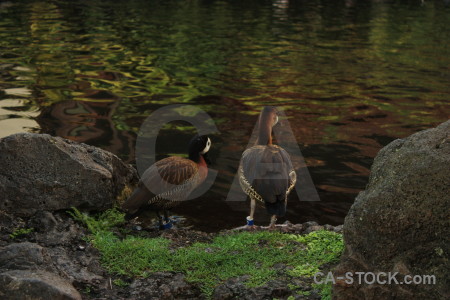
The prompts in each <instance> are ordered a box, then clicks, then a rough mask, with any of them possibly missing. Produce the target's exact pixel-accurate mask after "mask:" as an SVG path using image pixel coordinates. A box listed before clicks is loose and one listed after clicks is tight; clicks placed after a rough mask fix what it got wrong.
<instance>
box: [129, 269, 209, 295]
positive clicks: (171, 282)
mask: <svg viewBox="0 0 450 300" xmlns="http://www.w3.org/2000/svg"><path fill="white" fill-rule="evenodd" d="M184 277H185V276H184V275H183V274H178V273H176V274H174V273H169V272H160V273H154V274H152V275H150V276H149V277H148V278H145V279H136V280H135V281H134V282H133V283H132V284H131V285H130V291H131V292H130V294H131V296H132V297H131V298H132V299H203V298H204V296H203V295H202V294H201V292H200V289H198V288H197V287H195V286H193V285H192V284H189V283H187V282H186V281H185V279H184Z"/></svg>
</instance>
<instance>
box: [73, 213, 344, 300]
mask: <svg viewBox="0 0 450 300" xmlns="http://www.w3.org/2000/svg"><path fill="white" fill-rule="evenodd" d="M72 215H73V216H74V218H75V219H77V220H79V221H81V222H83V223H84V224H86V226H87V227H88V229H89V230H90V232H91V233H92V235H91V236H90V241H91V242H92V244H93V245H94V246H95V247H96V248H97V249H98V250H99V251H100V253H101V255H102V258H101V263H102V265H103V267H104V268H105V269H106V270H107V271H108V272H110V273H112V274H117V275H125V276H129V277H146V276H148V275H149V274H151V273H152V272H158V271H175V272H182V273H184V274H185V275H186V280H187V281H189V282H192V283H196V284H198V286H200V288H201V290H202V292H203V293H205V294H206V295H208V296H210V295H211V294H212V292H213V290H214V288H215V287H216V286H217V285H218V284H220V283H221V282H223V281H225V280H227V279H229V278H233V277H238V276H242V275H248V276H249V277H248V280H247V281H246V283H245V284H246V285H247V286H249V287H256V286H260V285H263V284H264V283H266V282H268V281H269V280H272V279H275V278H279V277H280V276H297V277H299V276H302V277H311V276H313V275H314V274H315V273H316V272H318V271H319V268H320V266H322V265H323V264H325V263H330V262H335V261H337V260H338V258H339V257H340V255H341V253H342V250H343V242H342V236H341V235H340V234H336V233H334V232H329V231H315V232H312V233H310V234H308V235H305V236H299V235H293V234H283V233H279V232H268V231H262V232H240V233H234V234H228V235H218V236H216V237H215V238H214V240H213V241H212V242H211V243H195V244H193V245H191V246H189V247H181V248H178V249H175V250H170V249H169V245H170V242H171V241H170V240H168V239H165V238H142V237H136V236H127V237H126V238H124V239H120V238H119V237H117V236H116V235H115V234H114V233H113V232H111V229H112V228H113V227H114V226H117V225H119V224H122V223H123V214H121V213H120V212H118V211H117V210H115V209H113V210H109V211H106V212H105V213H103V214H101V215H99V216H98V217H96V218H93V217H90V216H88V215H86V214H82V213H80V212H79V211H77V210H76V209H74V211H73V213H72ZM276 264H284V265H286V266H291V267H292V268H291V270H289V271H283V272H284V274H280V271H277V270H276V269H274V268H273V266H274V265H276ZM318 290H319V291H322V290H323V291H324V296H325V297H326V296H327V295H326V293H328V291H327V289H326V288H322V287H318Z"/></svg>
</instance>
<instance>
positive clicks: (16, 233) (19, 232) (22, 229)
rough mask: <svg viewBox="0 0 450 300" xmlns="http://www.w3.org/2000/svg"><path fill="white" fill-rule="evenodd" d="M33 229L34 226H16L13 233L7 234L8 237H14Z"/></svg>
mask: <svg viewBox="0 0 450 300" xmlns="http://www.w3.org/2000/svg"><path fill="white" fill-rule="evenodd" d="M33 231H34V228H17V229H16V230H14V232H13V233H11V234H10V235H9V237H10V238H12V239H15V238H18V237H21V236H23V235H27V234H29V233H31V232H33Z"/></svg>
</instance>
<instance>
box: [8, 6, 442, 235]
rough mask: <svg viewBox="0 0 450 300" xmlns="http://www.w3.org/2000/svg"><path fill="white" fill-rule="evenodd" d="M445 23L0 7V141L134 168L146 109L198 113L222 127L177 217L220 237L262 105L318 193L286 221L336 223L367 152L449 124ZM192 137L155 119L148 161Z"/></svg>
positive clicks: (365, 165) (334, 11) (161, 9)
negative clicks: (277, 118)
mask: <svg viewBox="0 0 450 300" xmlns="http://www.w3.org/2000/svg"><path fill="white" fill-rule="evenodd" d="M449 25H450V7H449V5H448V4H447V3H446V2H445V1H357V0H353V1H352V0H347V1H335V0H333V1H332V0H329V1H313V0H311V1H287V0H285V1H237V0H236V1H195V0H192V1H181V0H180V1H20V2H15V1H8V2H4V1H0V136H5V135H8V134H11V133H15V132H23V131H28V132H40V133H49V134H52V135H57V136H61V137H65V138H69V139H72V140H77V141H80V142H85V143H88V144H91V145H95V146H99V147H102V148H103V149H106V150H108V151H111V152H113V153H115V154H117V155H118V156H120V157H121V158H123V159H124V160H126V161H128V162H130V163H133V162H134V157H135V152H134V149H135V139H136V134H137V132H138V130H139V127H140V125H141V123H142V122H143V121H144V119H145V118H146V117H147V116H148V115H149V114H151V113H152V112H153V111H154V110H156V109H157V108H160V107H162V106H164V105H167V104H174V103H185V104H193V105H196V106H198V107H199V108H201V109H203V110H205V111H206V112H208V114H210V116H212V117H213V119H214V121H215V122H216V125H217V127H218V128H219V131H220V132H221V134H220V135H217V136H214V137H213V149H212V151H211V159H212V161H213V166H212V167H213V168H215V169H216V170H218V171H219V176H218V178H217V180H216V182H215V185H214V186H213V188H212V189H211V190H210V191H209V192H207V193H206V194H205V195H203V196H202V197H200V198H199V199H197V200H195V201H187V202H186V203H185V204H183V205H182V206H181V207H180V208H179V209H177V211H176V213H179V214H183V215H185V216H187V217H188V218H189V220H190V223H192V224H194V225H195V226H196V227H197V228H201V229H206V230H218V229H221V228H230V227H233V226H238V225H242V224H243V223H244V221H245V217H246V216H247V214H248V203H232V204H230V203H227V202H226V201H224V200H225V198H226V196H227V193H228V190H229V188H230V185H231V182H232V179H233V177H234V175H235V173H236V169H237V166H238V162H239V158H240V155H241V153H242V151H243V150H244V149H245V147H246V146H247V143H248V139H249V136H250V134H251V132H252V130H253V127H254V125H255V122H256V117H257V114H258V112H259V111H260V109H261V108H262V107H263V106H264V105H276V106H279V107H281V108H283V109H284V110H285V112H286V114H287V115H288V117H289V118H288V121H289V123H290V125H291V127H292V129H293V131H294V134H295V137H296V139H297V142H298V144H299V146H300V149H301V151H302V153H303V155H304V157H305V160H306V162H307V164H308V167H309V171H310V174H311V177H312V179H313V181H314V184H315V187H316V188H317V190H318V192H319V196H320V199H321V201H320V202H303V201H302V202H301V201H299V200H298V198H297V196H296V195H293V196H292V197H291V198H290V202H289V211H288V214H287V219H289V220H290V221H292V222H303V221H307V220H316V221H319V222H320V223H331V224H339V223H342V222H343V218H344V217H345V215H346V213H347V211H348V209H349V207H350V205H351V204H352V202H353V199H354V197H355V196H356V194H357V193H358V192H359V191H361V190H362V189H364V187H365V185H366V183H367V180H368V175H369V168H370V165H371V163H372V161H373V158H374V156H375V155H376V153H377V152H378V151H379V149H380V148H381V147H383V146H384V145H386V144H388V143H389V142H390V141H392V140H394V139H396V138H401V137H405V136H407V135H409V134H412V133H413V132H416V131H418V130H421V129H425V128H429V127H433V126H435V125H437V124H438V123H441V122H443V121H446V120H447V119H448V117H449V113H450V106H449V99H450V30H449ZM193 134H194V130H193V129H192V127H190V126H186V124H185V123H180V122H175V123H171V124H170V125H168V126H166V127H165V129H164V130H163V131H162V132H161V133H160V136H159V137H158V146H157V151H158V153H159V157H163V156H165V155H167V154H181V153H184V152H185V147H186V146H185V144H186V143H187V141H188V140H189V138H190V137H191V136H192V135H193ZM257 214H258V216H257V217H258V218H257V222H259V223H262V224H266V223H267V222H268V216H267V215H265V213H264V211H263V210H261V211H258V212H257ZM282 221H283V220H282Z"/></svg>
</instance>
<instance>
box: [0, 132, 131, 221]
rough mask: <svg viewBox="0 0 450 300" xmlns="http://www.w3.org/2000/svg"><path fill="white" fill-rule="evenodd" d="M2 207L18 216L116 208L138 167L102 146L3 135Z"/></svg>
mask: <svg viewBox="0 0 450 300" xmlns="http://www.w3.org/2000/svg"><path fill="white" fill-rule="evenodd" d="M0 165H1V166H2V168H1V169H0V195H2V197H1V198H0V209H2V210H4V211H6V212H10V213H13V214H15V215H19V216H31V215H33V214H34V213H36V212H37V211H40V210H48V211H55V210H61V209H68V208H70V207H72V206H75V207H79V208H82V209H88V210H103V209H106V208H109V207H111V206H112V204H113V202H114V201H115V199H116V198H117V197H118V195H120V194H121V192H122V190H123V189H124V188H125V186H126V185H128V184H130V183H131V182H135V181H136V180H137V175H136V171H135V170H134V169H133V168H132V167H131V166H129V165H126V164H124V163H123V162H122V161H121V160H120V159H119V158H118V157H117V156H115V155H113V154H111V153H109V152H106V151H103V150H101V149H99V148H96V147H93V146H89V145H86V144H79V143H76V142H73V141H70V140H66V139H63V138H60V137H52V136H50V135H47V134H33V133H19V134H14V135H10V136H8V137H5V138H3V139H0Z"/></svg>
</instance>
